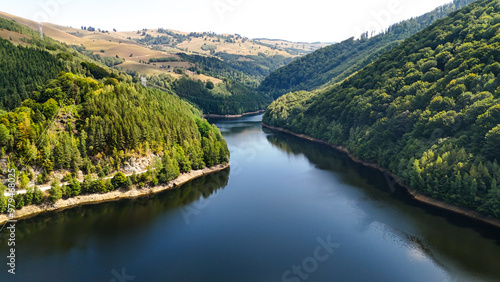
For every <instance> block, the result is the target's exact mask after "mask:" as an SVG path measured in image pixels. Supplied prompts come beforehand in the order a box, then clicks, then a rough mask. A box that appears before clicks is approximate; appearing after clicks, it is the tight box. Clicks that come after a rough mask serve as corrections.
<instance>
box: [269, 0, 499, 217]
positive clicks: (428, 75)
mask: <svg viewBox="0 0 500 282" xmlns="http://www.w3.org/2000/svg"><path fill="white" fill-rule="evenodd" d="M499 59H500V1H499V0H479V1H477V2H475V3H472V4H470V5H468V6H467V7H465V8H463V9H461V10H459V11H456V12H453V13H452V14H451V15H450V16H449V17H447V18H445V19H442V20H439V21H437V22H436V23H435V24H433V25H432V26H430V27H428V28H426V29H424V30H423V31H422V32H419V33H417V34H416V35H414V36H412V37H410V38H408V39H407V40H405V41H404V42H403V43H402V44H400V45H399V46H398V47H395V48H393V49H392V50H391V51H389V52H388V53H385V54H384V55H382V56H381V57H380V58H379V59H378V60H376V61H375V62H374V63H373V64H370V65H368V66H367V67H365V68H364V69H363V70H361V71H359V72H358V73H357V74H355V75H354V76H352V77H350V78H348V79H346V80H345V81H343V82H342V83H340V84H338V85H335V86H331V87H329V88H326V89H324V90H322V91H319V92H318V93H309V92H305V91H302V92H297V93H291V94H287V95H285V96H283V97H281V98H279V99H278V100H277V101H275V102H273V104H272V105H271V106H270V107H269V108H268V110H267V112H266V114H265V115H264V122H265V123H267V124H270V125H274V126H278V127H283V128H286V129H289V130H292V131H294V132H297V133H304V134H307V135H309V136H312V137H315V138H319V139H322V140H325V141H327V142H329V143H331V144H335V145H339V146H344V147H346V148H347V149H348V150H349V151H350V152H352V154H354V155H355V156H358V157H359V158H361V159H363V160H365V161H368V162H373V163H377V164H379V165H380V166H382V167H384V168H387V169H389V170H390V171H392V172H393V173H394V174H395V175H397V176H398V177H399V178H400V179H401V180H402V181H403V182H404V183H406V184H408V185H409V186H411V187H412V188H414V189H416V190H418V191H419V192H421V193H423V194H425V195H428V196H431V197H433V198H436V199H441V200H444V201H446V202H448V203H452V204H455V205H458V206H461V207H465V208H470V209H474V210H477V211H479V212H480V213H482V214H484V215H490V216H494V217H496V218H500V187H499V184H498V182H499V181H500V166H499V164H498V161H499V160H500V88H499V86H500V64H499V62H498V61H499Z"/></svg>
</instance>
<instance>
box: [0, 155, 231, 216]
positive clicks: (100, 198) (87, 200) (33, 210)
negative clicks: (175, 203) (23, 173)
mask: <svg viewBox="0 0 500 282" xmlns="http://www.w3.org/2000/svg"><path fill="white" fill-rule="evenodd" d="M228 167H229V163H227V164H220V165H216V166H213V167H208V168H204V169H199V170H193V171H190V172H188V173H183V174H181V175H179V177H177V178H176V179H174V180H172V181H170V182H169V183H167V184H163V185H158V186H155V187H151V188H138V187H137V186H134V187H132V189H130V190H123V189H120V190H115V191H112V192H108V193H104V194H89V195H81V196H76V197H72V198H69V199H60V200H58V201H57V202H55V203H44V204H41V205H29V206H25V207H23V208H22V209H19V210H16V212H15V216H14V218H9V217H8V215H7V214H1V215H0V224H4V223H5V222H7V220H10V219H13V220H19V219H22V218H27V217H32V216H35V215H37V214H40V213H44V212H50V211H56V210H64V209H68V208H72V207H76V206H81V205H88V204H97V203H104V202H110V201H116V200H120V199H131V198H136V197H141V196H145V195H150V194H155V193H159V192H162V191H165V190H168V189H172V188H175V187H177V186H179V185H182V184H184V183H186V182H188V181H190V180H193V179H195V178H198V177H201V176H204V175H208V174H211V173H214V172H217V171H221V170H224V169H226V168H228Z"/></svg>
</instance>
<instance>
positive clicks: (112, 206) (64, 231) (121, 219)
mask: <svg viewBox="0 0 500 282" xmlns="http://www.w3.org/2000/svg"><path fill="white" fill-rule="evenodd" d="M229 171H230V170H229V168H228V169H226V170H223V171H220V172H216V173H212V174H209V175H207V176H204V177H200V178H197V179H194V180H192V181H190V182H188V183H186V184H184V185H182V186H180V187H178V188H176V189H173V190H167V191H165V192H162V193H159V194H152V195H151V196H145V197H141V198H137V199H124V200H120V201H117V202H109V203H102V204H98V205H86V206H80V207H76V208H72V209H68V210H65V211H61V212H54V213H47V214H42V215H39V216H36V217H33V218H29V219H25V220H22V221H20V222H18V223H17V226H16V239H17V240H18V241H19V242H20V244H25V245H32V244H33V245H34V244H36V245H37V248H36V249H37V251H39V252H40V253H41V254H43V253H46V252H47V250H48V248H50V249H57V248H59V249H61V250H67V249H70V248H72V247H74V246H75V245H77V244H78V242H79V241H81V242H83V241H87V238H88V237H90V236H91V235H92V234H100V236H103V237H104V236H106V237H109V238H113V236H115V235H117V234H120V233H124V232H131V230H132V229H138V228H141V227H142V226H145V225H147V224H148V223H149V222H151V221H154V220H155V219H157V218H158V216H159V215H161V214H164V213H165V212H166V211H168V210H172V209H176V208H179V207H181V206H185V205H188V204H190V203H192V202H195V201H198V200H200V199H201V198H208V197H210V196H211V195H213V194H214V193H216V192H217V191H219V190H221V189H223V188H225V187H226V185H227V183H228V180H229ZM179 215H180V213H179ZM6 234H7V232H2V233H0V236H1V237H0V244H1V245H2V246H4V247H7V243H6V240H7V237H6ZM7 235H8V234H7ZM23 239H26V240H28V242H23ZM40 242H43V243H40ZM45 248H47V249H45Z"/></svg>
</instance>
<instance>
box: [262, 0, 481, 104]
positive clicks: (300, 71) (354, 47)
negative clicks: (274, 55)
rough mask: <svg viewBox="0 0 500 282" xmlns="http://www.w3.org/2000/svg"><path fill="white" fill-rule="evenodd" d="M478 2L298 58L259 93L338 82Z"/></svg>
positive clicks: (465, 0)
mask: <svg viewBox="0 0 500 282" xmlns="http://www.w3.org/2000/svg"><path fill="white" fill-rule="evenodd" d="M473 1H475V0H454V1H453V3H450V4H446V5H444V6H441V7H438V8H436V9H435V10H434V11H432V12H429V13H427V14H424V15H422V16H420V17H417V18H412V19H409V20H405V21H403V22H401V23H398V24H395V25H392V26H391V27H389V28H388V30H387V31H385V32H383V33H381V34H379V35H376V36H374V37H369V36H368V33H366V34H363V35H362V36H361V38H360V39H356V40H355V39H354V38H350V39H347V40H345V41H343V42H341V43H337V44H333V45H330V46H327V47H324V48H322V49H319V50H316V51H315V52H313V53H311V54H308V55H306V56H303V57H301V58H298V59H297V60H295V61H293V62H292V63H290V64H288V65H286V66H284V67H282V68H280V69H278V70H277V71H275V72H273V73H271V74H270V75H269V76H267V77H266V78H265V79H264V80H263V81H262V83H261V84H260V86H259V91H262V92H267V93H269V94H272V95H273V97H274V98H275V99H276V98H278V97H279V96H281V95H283V94H285V93H288V92H292V91H299V90H312V89H314V88H317V87H319V86H321V85H324V84H326V83H331V84H334V83H337V82H340V81H342V80H343V79H345V78H347V77H348V76H350V75H352V74H353V73H355V72H356V71H359V70H360V69H362V68H363V67H365V66H367V65H368V64H370V63H372V62H373V61H375V60H376V59H377V58H379V57H380V55H382V54H384V53H385V52H387V51H388V50H390V49H391V48H393V47H394V46H397V45H398V44H399V43H400V42H401V40H404V39H405V38H408V37H409V36H411V35H413V34H415V33H417V32H418V31H420V30H422V29H423V28H425V27H427V26H429V25H431V24H432V23H434V22H435V21H436V20H437V19H441V18H443V17H446V16H447V15H448V14H449V13H451V12H453V11H455V10H457V9H459V8H462V7H464V6H465V5H467V4H469V3H471V2H473Z"/></svg>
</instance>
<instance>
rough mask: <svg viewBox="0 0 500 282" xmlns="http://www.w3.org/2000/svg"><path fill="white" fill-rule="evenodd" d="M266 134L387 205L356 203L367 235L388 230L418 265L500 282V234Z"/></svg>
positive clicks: (331, 154) (347, 163)
mask: <svg viewBox="0 0 500 282" xmlns="http://www.w3.org/2000/svg"><path fill="white" fill-rule="evenodd" d="M264 131H265V132H266V133H267V136H266V137H267V140H268V141H269V142H270V143H271V144H272V145H273V146H275V147H276V148H278V149H280V150H281V151H283V152H286V153H287V154H288V155H293V156H300V155H303V156H305V157H306V158H307V159H308V160H309V162H310V163H312V164H314V165H315V167H316V168H318V169H322V170H329V171H332V172H334V173H336V174H337V175H340V176H341V180H342V181H343V182H344V183H346V184H349V185H351V187H350V189H354V187H356V188H358V189H362V191H363V194H365V195H368V199H369V201H370V202H373V201H378V202H381V204H382V205H381V207H380V209H376V210H373V209H370V208H369V207H368V205H364V203H363V201H358V202H357V203H356V205H357V206H358V208H359V209H360V210H361V211H370V212H364V215H365V216H364V218H363V220H362V221H361V222H360V224H359V228H360V229H361V230H369V229H372V228H373V227H374V224H375V225H376V226H384V228H382V229H380V230H378V231H377V232H379V233H381V234H384V235H382V236H384V237H385V238H386V239H387V240H394V238H399V239H401V240H402V241H404V243H403V244H404V245H406V246H407V248H408V252H409V256H410V257H412V258H414V259H422V258H423V257H427V258H429V259H432V260H433V261H434V263H436V264H437V265H439V266H440V267H441V268H443V269H447V270H454V271H466V272H469V273H475V274H476V275H477V277H483V278H485V279H487V277H497V278H498V277H500V268H499V267H498V266H499V265H500V257H499V254H500V230H498V229H496V228H493V227H490V226H487V225H485V224H482V223H478V222H476V221H473V220H470V219H467V218H464V217H462V216H459V215H455V214H452V213H450V212H446V211H442V210H439V209H437V208H433V207H429V206H426V205H424V204H421V203H419V202H416V201H415V200H413V199H412V198H411V197H410V196H409V195H408V193H406V191H404V189H403V188H402V187H398V188H399V189H396V190H391V189H390V185H388V183H387V180H386V179H385V177H384V175H383V174H382V173H380V172H379V171H376V170H374V169H371V168H367V167H363V166H361V165H359V164H357V163H355V162H353V161H352V160H350V159H349V158H348V157H347V156H346V155H345V154H343V153H340V152H337V151H335V150H333V149H331V148H329V147H328V146H325V145H320V144H314V143H312V142H310V141H307V140H303V139H300V138H297V137H295V136H291V135H288V134H283V133H278V132H273V131H270V130H267V129H264ZM370 205H373V203H372V204H370ZM377 229H378V228H377ZM391 238H392V239H391ZM399 239H398V240H399ZM452 272H453V271H452Z"/></svg>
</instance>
